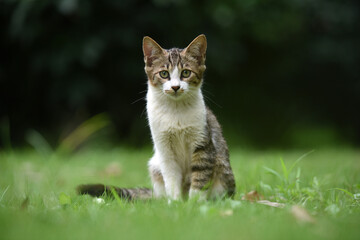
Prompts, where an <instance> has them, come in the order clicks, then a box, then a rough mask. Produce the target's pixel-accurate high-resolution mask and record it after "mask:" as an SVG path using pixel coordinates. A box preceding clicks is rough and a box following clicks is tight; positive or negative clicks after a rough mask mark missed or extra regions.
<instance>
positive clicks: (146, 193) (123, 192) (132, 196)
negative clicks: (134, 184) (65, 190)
mask: <svg viewBox="0 0 360 240" xmlns="http://www.w3.org/2000/svg"><path fill="white" fill-rule="evenodd" d="M76 190H77V192H78V194H89V195H90V196H93V197H100V196H102V195H104V194H106V195H107V196H110V197H114V195H113V194H114V193H116V194H117V195H118V196H119V197H120V198H122V199H126V200H130V201H131V200H137V199H142V200H144V199H150V198H152V195H153V192H152V190H151V189H149V188H119V187H114V186H106V185H104V184H83V185H79V186H78V187H77V188H76ZM114 191H115V192H114Z"/></svg>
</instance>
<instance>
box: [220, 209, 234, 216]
mask: <svg viewBox="0 0 360 240" xmlns="http://www.w3.org/2000/svg"><path fill="white" fill-rule="evenodd" d="M233 214H234V211H233V210H231V209H226V210H223V211H220V216H222V217H229V216H232V215H233Z"/></svg>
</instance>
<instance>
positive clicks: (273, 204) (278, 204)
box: [257, 200, 285, 208]
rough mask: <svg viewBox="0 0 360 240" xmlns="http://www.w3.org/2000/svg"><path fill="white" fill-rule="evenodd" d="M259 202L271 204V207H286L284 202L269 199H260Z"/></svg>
mask: <svg viewBox="0 0 360 240" xmlns="http://www.w3.org/2000/svg"><path fill="white" fill-rule="evenodd" d="M257 203H260V204H263V205H266V206H270V207H277V208H283V207H285V204H284V203H278V202H270V201H269V200H260V201H257Z"/></svg>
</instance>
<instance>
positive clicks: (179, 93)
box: [164, 88, 184, 98]
mask: <svg viewBox="0 0 360 240" xmlns="http://www.w3.org/2000/svg"><path fill="white" fill-rule="evenodd" d="M164 92H165V94H166V95H168V96H170V97H172V98H179V97H181V96H182V95H184V89H182V88H180V89H179V90H177V91H174V90H165V91H164Z"/></svg>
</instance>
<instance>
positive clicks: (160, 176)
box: [78, 35, 235, 200]
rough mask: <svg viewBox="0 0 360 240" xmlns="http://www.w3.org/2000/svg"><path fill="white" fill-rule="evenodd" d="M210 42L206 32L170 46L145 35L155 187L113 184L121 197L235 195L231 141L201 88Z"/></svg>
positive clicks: (94, 189)
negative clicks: (181, 45)
mask: <svg viewBox="0 0 360 240" xmlns="http://www.w3.org/2000/svg"><path fill="white" fill-rule="evenodd" d="M206 47H207V43H206V37H205V35H200V36H198V37H197V38H195V39H194V40H193V41H192V42H191V43H190V44H189V46H187V47H186V48H185V49H178V48H172V49H169V50H166V49H163V48H161V47H160V45H159V44H157V43H156V42H155V41H154V40H153V39H151V38H150V37H144V40H143V52H144V61H145V72H146V74H147V77H148V92H147V114H148V120H149V125H150V130H151V135H152V139H153V142H154V151H155V153H154V156H153V157H152V158H151V159H150V161H149V164H148V165H149V172H150V176H151V180H152V183H153V191H151V190H150V189H139V188H137V189H136V188H135V189H125V188H116V187H114V189H115V191H116V192H117V193H118V195H119V196H120V197H125V198H129V199H134V198H150V197H152V196H154V197H156V198H159V197H167V198H169V199H172V200H179V199H182V198H187V197H190V198H192V197H198V198H200V199H209V198H216V197H223V196H233V195H234V192H235V181H234V175H233V173H232V169H231V166H230V162H229V153H228V147H227V144H226V142H225V139H224V138H223V136H222V131H221V127H220V125H219V123H218V121H217V120H216V117H215V116H214V114H213V113H212V112H211V111H210V109H208V108H207V107H206V106H205V103H204V97H203V95H202V92H201V85H202V81H203V74H204V71H205V68H206V67H205V54H206ZM111 188H112V187H109V186H104V185H101V184H97V185H81V186H79V187H78V191H79V192H80V193H82V194H84V193H88V194H90V195H95V196H99V195H101V194H103V193H104V192H109V191H110V189H111Z"/></svg>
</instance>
